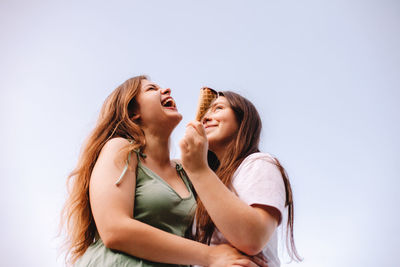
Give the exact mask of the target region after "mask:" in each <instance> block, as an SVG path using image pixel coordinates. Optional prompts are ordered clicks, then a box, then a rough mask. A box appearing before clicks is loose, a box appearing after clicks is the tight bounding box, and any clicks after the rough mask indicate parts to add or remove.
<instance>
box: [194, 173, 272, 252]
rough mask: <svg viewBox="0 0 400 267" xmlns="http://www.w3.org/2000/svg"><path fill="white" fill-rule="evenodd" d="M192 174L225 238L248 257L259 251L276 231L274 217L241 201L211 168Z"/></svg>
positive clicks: (199, 194)
mask: <svg viewBox="0 0 400 267" xmlns="http://www.w3.org/2000/svg"><path fill="white" fill-rule="evenodd" d="M188 175H189V177H190V179H191V181H192V183H193V185H194V187H195V189H196V192H197V194H198V196H199V197H200V200H201V201H202V203H203V204H204V206H205V208H206V210H207V212H208V214H209V215H210V217H211V218H212V220H213V222H214V223H215V225H216V226H217V228H218V229H219V230H220V231H221V233H222V234H223V235H224V237H225V238H226V239H227V240H228V241H229V242H230V243H231V244H232V245H233V246H235V247H236V248H238V249H239V250H241V251H243V252H245V253H247V254H256V253H257V252H259V251H260V250H261V249H262V247H263V246H264V245H265V244H266V242H267V241H268V239H269V237H270V235H271V234H272V232H273V230H274V229H275V227H274V223H273V220H272V218H265V216H263V215H262V214H260V212H258V211H257V210H256V208H253V207H251V206H249V205H247V204H246V203H245V202H243V201H242V200H240V199H239V198H238V196H236V195H235V194H234V193H233V192H231V191H230V190H229V189H228V188H227V187H226V186H225V185H224V184H223V183H222V182H221V181H220V179H219V178H218V177H217V176H216V174H215V173H214V172H213V171H211V170H210V169H208V168H207V169H204V170H202V171H197V172H195V173H190V172H188ZM266 216H268V214H267V215H266ZM269 224H270V225H269Z"/></svg>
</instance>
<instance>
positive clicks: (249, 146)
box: [194, 91, 301, 260]
mask: <svg viewBox="0 0 400 267" xmlns="http://www.w3.org/2000/svg"><path fill="white" fill-rule="evenodd" d="M219 95H221V96H224V97H225V98H226V100H227V101H228V103H229V105H230V107H231V108H232V110H233V112H234V114H235V118H236V121H237V122H238V125H239V129H238V131H237V135H236V137H235V138H234V139H233V140H232V142H230V144H229V145H228V147H227V148H226V151H229V153H225V155H224V156H223V158H221V159H218V158H217V157H216V155H215V154H214V153H213V152H211V151H209V152H208V164H209V166H210V167H211V169H213V170H214V171H215V173H216V174H217V176H218V177H219V178H220V179H221V181H222V182H223V183H224V184H225V186H227V187H228V188H230V189H231V190H234V189H233V187H232V178H233V174H234V172H235V171H236V170H237V168H238V167H239V165H240V164H241V163H242V161H243V160H244V159H245V158H246V157H247V156H249V155H250V154H253V153H255V152H259V151H260V150H259V148H258V146H259V142H260V134H261V128H262V123H261V119H260V115H259V114H258V112H257V109H256V108H255V107H254V105H253V104H252V103H251V102H250V101H249V100H247V99H246V98H244V97H242V96H240V95H239V94H236V93H234V92H230V91H224V92H219ZM271 163H273V164H274V165H276V166H277V168H278V169H279V171H280V172H281V174H282V178H283V182H284V184H285V191H286V203H285V206H287V207H288V220H287V228H286V245H287V248H288V253H289V255H290V257H291V258H292V259H296V260H301V258H300V256H299V255H298V253H297V250H296V246H295V243H294V237H293V221H294V210H293V197H292V188H291V186H290V182H289V178H288V176H287V173H286V171H285V169H284V168H283V167H282V165H281V164H280V162H279V161H278V159H276V158H275V160H274V161H272V160H271ZM214 230H215V225H214V223H213V221H212V220H211V218H210V215H209V214H208V213H207V210H206V209H205V207H204V205H203V203H201V201H200V199H199V198H198V205H197V210H196V232H195V236H194V237H195V239H196V240H198V241H200V242H202V243H205V244H210V242H211V237H212V235H213V233H214Z"/></svg>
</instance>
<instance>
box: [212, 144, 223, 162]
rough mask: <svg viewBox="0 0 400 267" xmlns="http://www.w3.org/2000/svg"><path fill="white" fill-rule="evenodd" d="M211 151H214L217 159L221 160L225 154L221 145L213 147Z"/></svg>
mask: <svg viewBox="0 0 400 267" xmlns="http://www.w3.org/2000/svg"><path fill="white" fill-rule="evenodd" d="M225 149H226V148H225ZM211 151H212V152H214V154H215V155H216V156H217V158H218V160H221V159H222V158H223V157H224V156H225V152H226V150H224V148H223V147H221V148H213V150H211Z"/></svg>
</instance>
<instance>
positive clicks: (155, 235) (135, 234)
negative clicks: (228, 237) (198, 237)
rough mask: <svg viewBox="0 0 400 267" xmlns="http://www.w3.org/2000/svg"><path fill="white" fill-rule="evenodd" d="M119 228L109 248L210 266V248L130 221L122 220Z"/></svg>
mask: <svg viewBox="0 0 400 267" xmlns="http://www.w3.org/2000/svg"><path fill="white" fill-rule="evenodd" d="M117 225H118V227H116V228H114V229H113V233H112V234H109V236H113V237H112V238H110V239H109V241H108V242H107V245H106V246H107V247H109V248H111V249H115V250H118V251H122V252H125V253H127V254H130V255H133V256H136V257H138V258H142V259H146V260H150V261H155V262H162V263H171V264H186V265H189V264H191V265H202V266H207V265H209V255H210V251H209V249H210V248H209V247H208V246H207V245H204V244H201V243H199V242H195V241H193V240H189V239H186V238H183V237H180V236H177V235H174V234H171V233H167V232H165V231H162V230H160V229H158V228H155V227H152V226H150V225H147V224H145V223H142V222H140V221H137V220H134V219H130V218H125V219H123V220H120V221H119V222H118V224H117ZM105 243H106V242H105Z"/></svg>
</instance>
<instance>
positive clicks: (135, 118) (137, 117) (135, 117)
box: [131, 114, 140, 121]
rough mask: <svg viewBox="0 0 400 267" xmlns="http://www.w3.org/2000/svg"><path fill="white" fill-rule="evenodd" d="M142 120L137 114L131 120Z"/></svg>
mask: <svg viewBox="0 0 400 267" xmlns="http://www.w3.org/2000/svg"><path fill="white" fill-rule="evenodd" d="M139 118H140V114H135V115H133V116H132V117H131V120H133V121H135V120H137V119H139Z"/></svg>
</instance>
